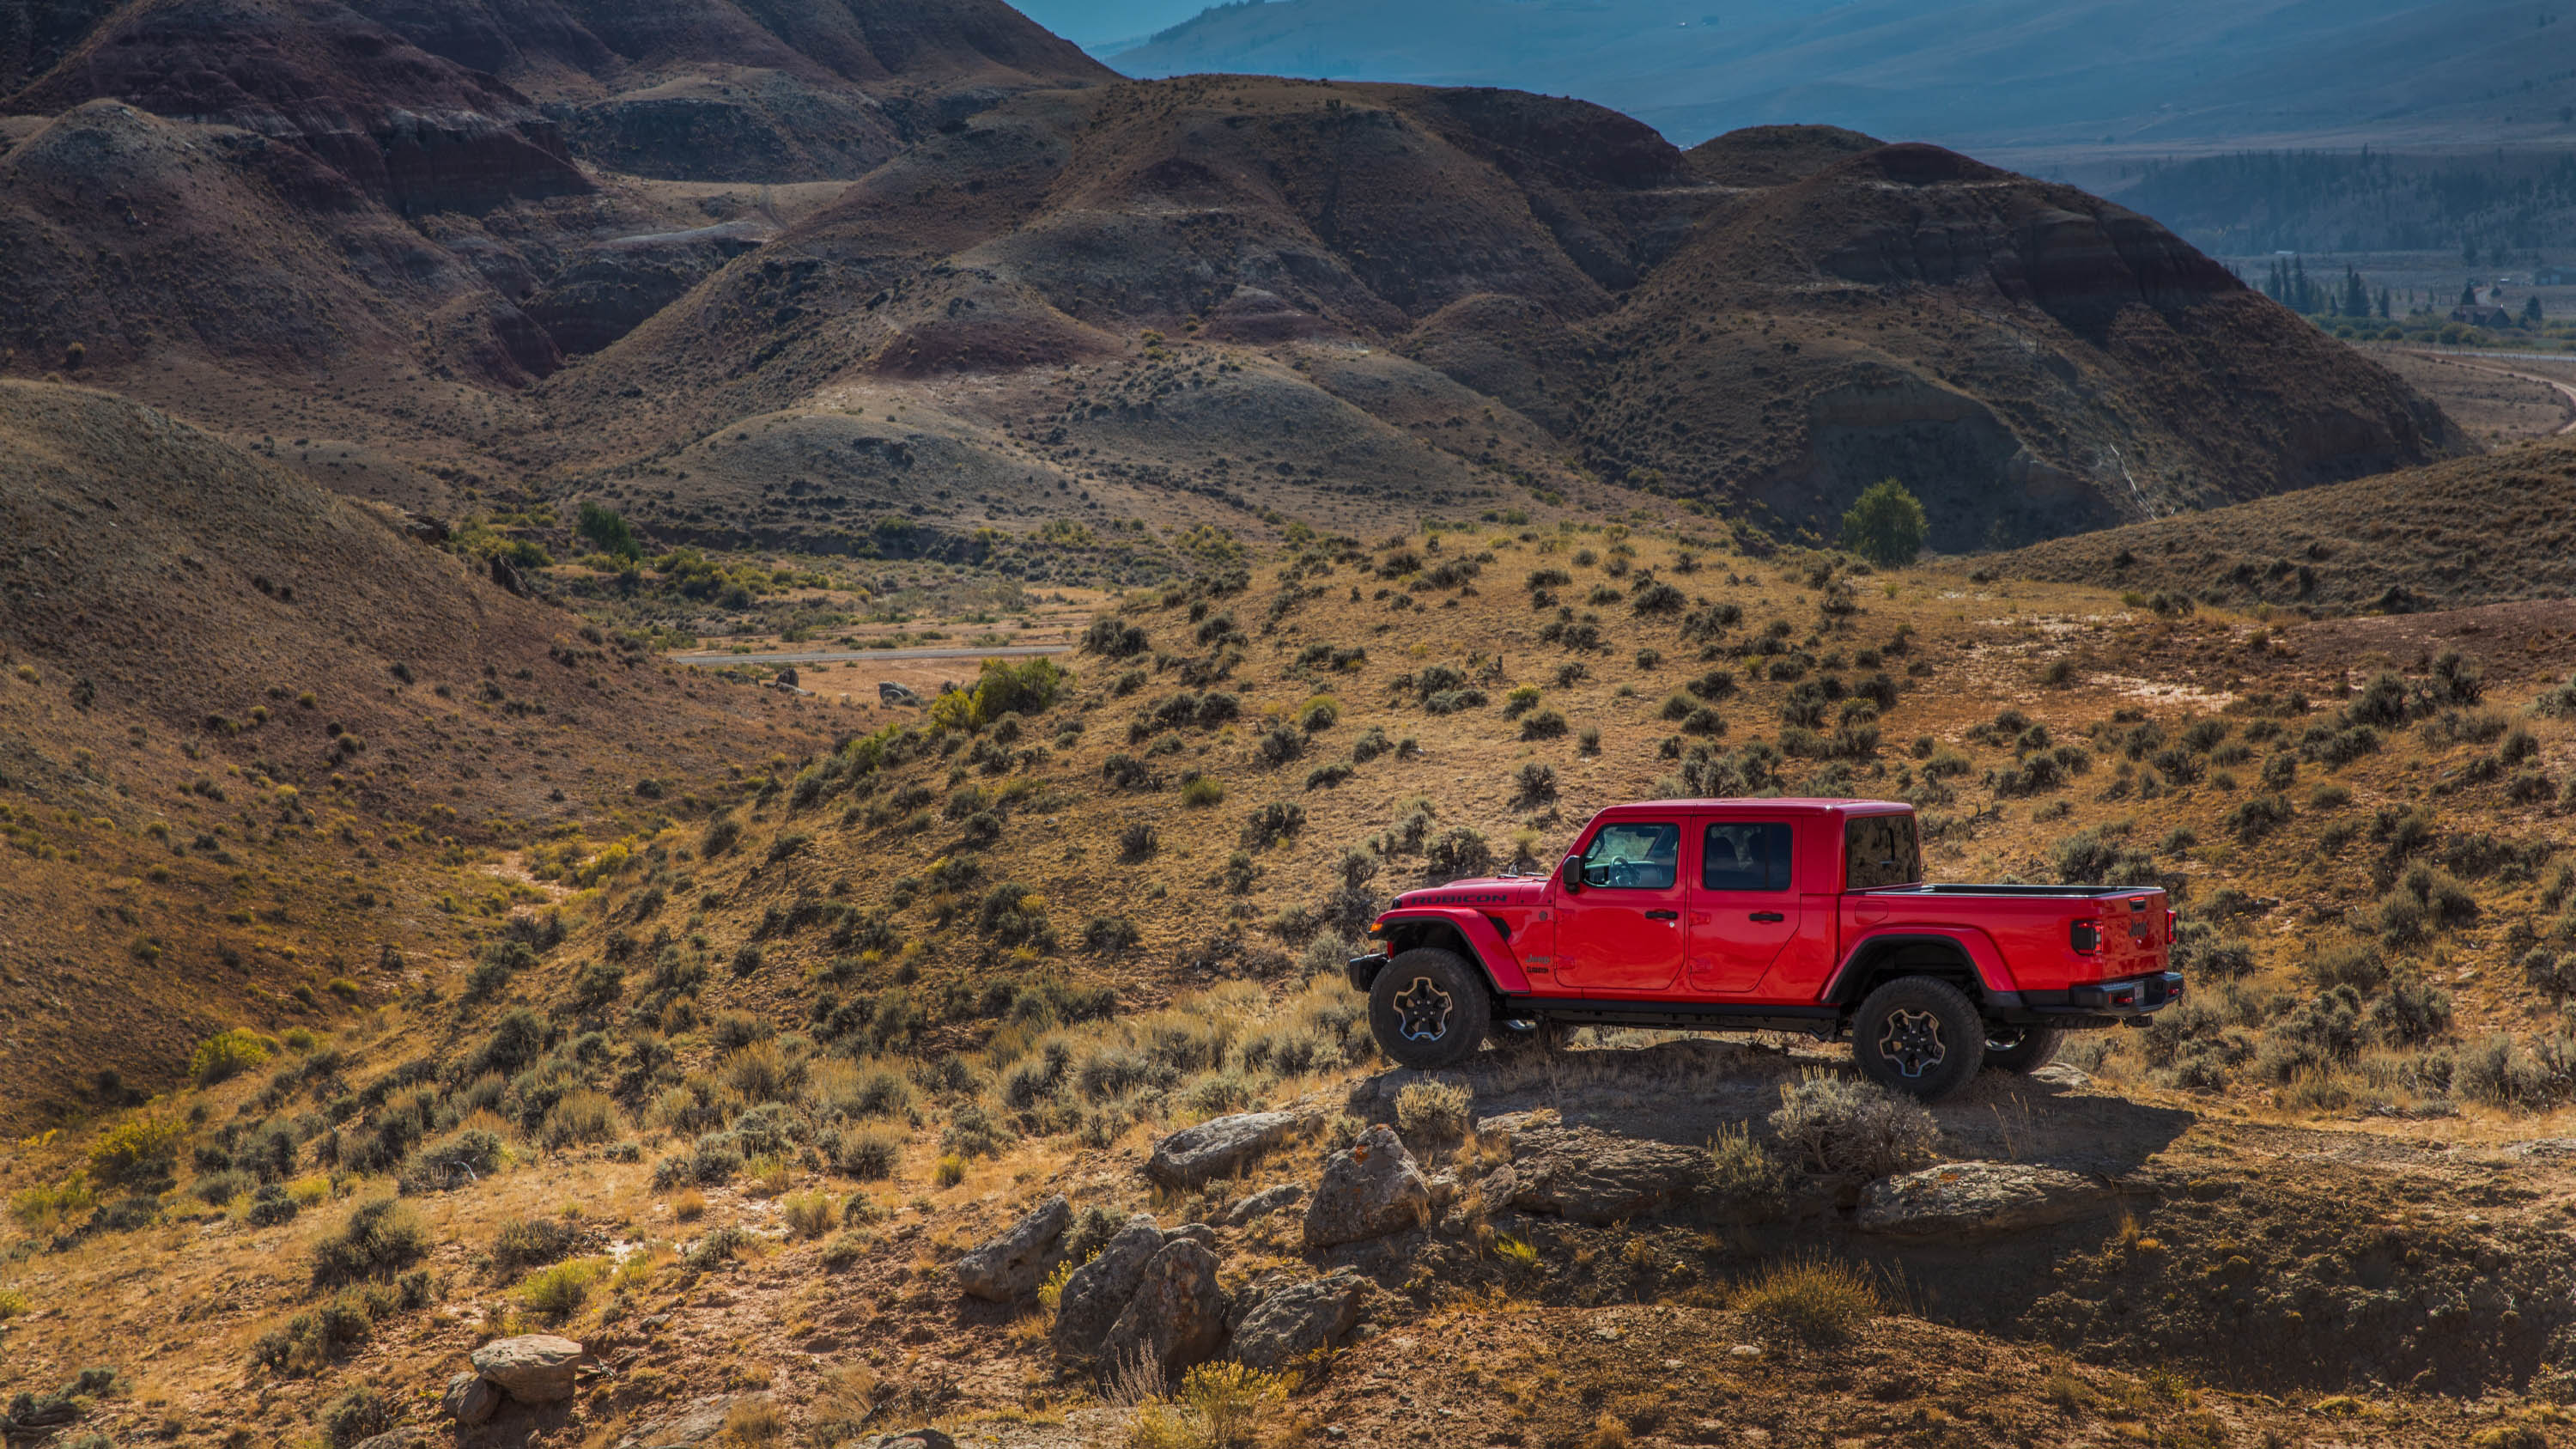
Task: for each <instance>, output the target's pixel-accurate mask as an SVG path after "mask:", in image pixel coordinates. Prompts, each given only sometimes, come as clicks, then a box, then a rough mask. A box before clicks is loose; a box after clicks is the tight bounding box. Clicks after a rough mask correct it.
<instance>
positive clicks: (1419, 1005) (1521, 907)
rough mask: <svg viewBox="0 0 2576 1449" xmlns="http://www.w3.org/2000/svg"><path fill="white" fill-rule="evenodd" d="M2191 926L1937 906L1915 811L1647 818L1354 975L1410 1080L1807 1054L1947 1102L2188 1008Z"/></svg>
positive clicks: (2135, 891) (1741, 808) (1457, 894)
mask: <svg viewBox="0 0 2576 1449" xmlns="http://www.w3.org/2000/svg"><path fill="white" fill-rule="evenodd" d="M2174 925H2175V922H2174V916H2173V913H2172V911H2171V910H2170V909H2168V907H2167V905H2166V899H2165V893H2164V891H2163V890H2162V889H2160V888H2158V887H2154V886H2102V885H2064V886H2031V885H1933V884H1927V883H1925V882H1924V880H1923V858H1922V850H1921V844H1920V836H1919V831H1918V827H1917V824H1916V820H1915V817H1914V812H1913V809H1912V808H1911V807H1910V806H1907V805H1904V804H1901V803H1897V802H1892V801H1883V800H1841V799H1749V800H1651V801H1642V802H1638V803H1635V804H1627V805H1617V806H1613V807H1611V808H1610V809H1607V810H1604V811H1602V812H1601V813H1600V814H1598V815H1596V816H1594V817H1593V818H1592V820H1591V821H1589V822H1588V823H1587V824H1586V825H1585V826H1584V828H1583V830H1582V832H1581V833H1580V834H1578V835H1577V836H1576V837H1575V841H1574V844H1573V846H1572V848H1571V849H1569V850H1568V851H1567V853H1566V855H1565V857H1564V859H1563V860H1562V861H1561V862H1559V864H1558V866H1557V868H1556V869H1555V870H1554V871H1552V872H1550V873H1548V874H1546V875H1539V876H1501V877H1492V878H1485V879H1478V880H1464V881H1455V882H1451V883H1449V884H1447V885H1442V886H1435V887H1431V888H1428V889H1424V890H1417V891H1411V892H1407V893H1406V894H1404V895H1401V896H1398V897H1397V898H1396V900H1395V903H1394V904H1393V906H1392V907H1390V908H1389V909H1388V910H1387V911H1386V913H1385V914H1384V915H1382V916H1381V917H1380V918H1379V919H1378V920H1377V922H1376V923H1375V924H1374V925H1373V926H1372V927H1371V930H1370V934H1371V937H1372V940H1373V942H1374V943H1376V944H1377V945H1378V946H1379V948H1380V949H1378V950H1377V951H1374V952H1372V953H1371V954H1369V955H1366V956H1361V957H1358V958H1355V959H1354V960H1353V961H1352V962H1351V967H1350V970H1351V980H1352V983H1353V984H1354V985H1355V986H1358V987H1360V988H1361V989H1363V990H1366V991H1368V992H1369V993H1370V998H1371V1023H1372V1026H1373V1027H1374V1028H1375V1029H1376V1032H1377V1035H1378V1040H1379V1043H1380V1045H1381V1046H1382V1047H1383V1048H1385V1050H1386V1051H1387V1054H1388V1055H1389V1056H1391V1057H1393V1058H1395V1060H1397V1061H1399V1062H1402V1063H1404V1064H1406V1065H1409V1066H1419V1067H1426V1068H1427V1067H1437V1066H1447V1065H1454V1064H1455V1063H1456V1062H1458V1061H1462V1060H1464V1059H1465V1057H1466V1055H1467V1054H1468V1053H1470V1052H1472V1051H1474V1050H1475V1049H1476V1048H1477V1047H1478V1046H1479V1045H1481V1044H1482V1043H1483V1042H1484V1040H1486V1039H1487V1038H1488V1037H1490V1038H1492V1039H1494V1040H1495V1041H1496V1042H1497V1043H1498V1044H1511V1043H1514V1042H1519V1041H1526V1040H1534V1039H1543V1038H1545V1037H1546V1036H1548V1035H1549V1034H1551V1033H1552V1032H1553V1031H1555V1030H1557V1029H1560V1028H1563V1027H1566V1026H1572V1025H1586V1024H1590V1025H1628V1026H1640V1027H1654V1028H1664V1029H1673V1028H1680V1029H1690V1030H1710V1031H1730V1030H1732V1031H1747V1030H1756V1031H1758V1030H1773V1031H1779V1030H1787V1031H1801V1032H1808V1033H1812V1034H1814V1035H1816V1036H1818V1037H1819V1038H1823V1039H1827V1040H1831V1039H1836V1038H1839V1037H1845V1036H1848V1037H1850V1038H1851V1040H1852V1043H1853V1054H1854V1057H1855V1060H1856V1061H1858V1063H1859V1064H1860V1066H1861V1068H1862V1070H1863V1071H1865V1072H1866V1073H1868V1074H1869V1075H1870V1076H1872V1077H1873V1078H1876V1079H1878V1080H1880V1081H1882V1082H1884V1083H1886V1084H1887V1085H1889V1086H1892V1087H1897V1088H1899V1089H1901V1090H1905V1091H1909V1092H1913V1093H1915V1094H1917V1095H1922V1096H1939V1095H1942V1094H1944V1093H1946V1092H1949V1091H1953V1090H1956V1089H1957V1088H1958V1087H1959V1086H1961V1085H1964V1084H1965V1082H1966V1081H1967V1080H1969V1079H1970V1078H1972V1077H1974V1075H1975V1074H1976V1073H1977V1071H1979V1070H1980V1069H1982V1068H1985V1067H1995V1068H2000V1069H2005V1070H2019V1071H2028V1070H2032V1069H2034V1068H2036V1067H2038V1066H2040V1065H2042V1064H2044V1063H2045V1062H2046V1061H2047V1060H2048V1059H2049V1057H2050V1056H2051V1055H2052V1054H2053V1053H2054V1052H2055V1051H2056V1049H2057V1046H2058V1044H2059V1042H2060V1041H2061V1040H2062V1038H2063V1034H2064V1033H2065V1032H2067V1031H2070V1030H2082V1029H2088V1028H2099V1027H2109V1026H2116V1025H2120V1024H2122V1023H2133V1024H2142V1023H2143V1022H2144V1020H2145V1018H2146V1016H2147V1015H2148V1014H2150V1013H2152V1012H2154V1011H2157V1010H2159V1009H2161V1008H2162V1007H2164V1006H2166V1005H2167V1004H2169V1003H2170V1002H2172V1001H2174V1000H2176V999H2178V998H2179V996H2180V994H2181V991H2182V980H2181V977H2180V976H2179V975H2177V974H2175V973H2173V972H2171V971H2169V970H2168V969H2167V963H2168V961H2169V959H2170V951H2171V946H2172V941H2173V931H2174ZM1471 1033H1472V1035H1471Z"/></svg>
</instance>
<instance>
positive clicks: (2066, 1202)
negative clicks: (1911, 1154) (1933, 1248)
mask: <svg viewBox="0 0 2576 1449" xmlns="http://www.w3.org/2000/svg"><path fill="white" fill-rule="evenodd" d="M2112 1195H2113V1192H2112V1188H2111V1187H2110V1185H2109V1184H2107V1183H2105V1182H2103V1181H2102V1180H2100V1179H2099V1178H2093V1177H2087V1176H2085V1175H2084V1174H2083V1173H2080V1172H2068V1171H2066V1170H2065V1169H2063V1168H2057V1167H2031V1166H2027V1165H2025V1164H2022V1163H2018V1162H1951V1163H1944V1164H1943V1165H1941V1166H1939V1167H1927V1168H1924V1169H1923V1170H1922V1171H1920V1172H1907V1173H1900V1174H1899V1175H1897V1176H1895V1177H1882V1178H1880V1179H1879V1180H1878V1181H1876V1182H1873V1183H1871V1184H1870V1185H1869V1186H1867V1187H1865V1188H1862V1189H1861V1194H1860V1213H1859V1215H1858V1217H1857V1218H1855V1219H1854V1226H1856V1227H1858V1228H1859V1229H1860V1230H1861V1231H1862V1232H1864V1233H1893V1234H1898V1235H1902V1236H1927V1235H1930V1234H1935V1233H1977V1232H2001V1231H2004V1230H2007V1229H2012V1228H2029V1227H2038V1226H2041V1225H2043V1224H2047V1223H2062V1222H2065V1221H2066V1220H2067V1219H2069V1218H2078V1217H2082V1216H2084V1215H2085V1214H2086V1213H2088V1212H2090V1211H2092V1210H2093V1208H2094V1207H2095V1206H2097V1205H2098V1204H2100V1203H2101V1202H2103V1201H2104V1200H2105V1199H2108V1198H2109V1197H2111V1196H2112Z"/></svg>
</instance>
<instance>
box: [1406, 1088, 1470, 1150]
mask: <svg viewBox="0 0 2576 1449" xmlns="http://www.w3.org/2000/svg"><path fill="white" fill-rule="evenodd" d="M1475 1100H1476V1099H1475V1096H1474V1094H1473V1093H1471V1092H1469V1091H1468V1090H1467V1088H1466V1087H1464V1086H1463V1085H1460V1084H1458V1083H1454V1082H1437V1081H1433V1082H1414V1083H1410V1084H1408V1085H1407V1086H1406V1087H1405V1088H1404V1090H1402V1091H1400V1092H1398V1093H1396V1094H1395V1125H1396V1128H1397V1130H1399V1131H1401V1132H1402V1133H1403V1134H1404V1135H1405V1136H1407V1137H1409V1138H1414V1139H1416V1140H1428V1141H1438V1140H1441V1139H1445V1138H1451V1137H1463V1136H1465V1135H1466V1132H1467V1126H1468V1111H1469V1109H1470V1108H1471V1107H1473V1106H1474V1105H1475Z"/></svg>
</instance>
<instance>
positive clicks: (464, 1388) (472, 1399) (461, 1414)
mask: <svg viewBox="0 0 2576 1449" xmlns="http://www.w3.org/2000/svg"><path fill="white" fill-rule="evenodd" d="M438 1411H439V1412H440V1413H442V1414H445V1415H446V1416H447V1417H449V1418H451V1419H454V1420H455V1421H456V1422H457V1423H459V1424H463V1425H466V1426H467V1427H469V1428H470V1427H472V1426H473V1425H476V1424H480V1423H482V1422H484V1421H485V1420H487V1419H490V1418H491V1417H492V1416H493V1415H494V1414H497V1413H499V1412H500V1411H501V1391H500V1390H499V1389H497V1388H495V1387H493V1384H492V1381H491V1380H490V1379H487V1378H485V1377H483V1376H482V1375H481V1374H475V1373H466V1374H452V1375H450V1376H449V1377H448V1380H447V1391H446V1392H445V1393H442V1394H440V1395H439V1396H438Z"/></svg>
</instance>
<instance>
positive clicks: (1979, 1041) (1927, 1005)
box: [1852, 976, 1986, 1102]
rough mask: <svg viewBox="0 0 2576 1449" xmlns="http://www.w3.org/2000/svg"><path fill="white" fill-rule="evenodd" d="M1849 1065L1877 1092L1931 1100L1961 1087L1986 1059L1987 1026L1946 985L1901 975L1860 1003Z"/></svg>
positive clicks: (1962, 995) (1955, 989) (1972, 1007)
mask: <svg viewBox="0 0 2576 1449" xmlns="http://www.w3.org/2000/svg"><path fill="white" fill-rule="evenodd" d="M1852 1060H1853V1061H1854V1062H1856V1063H1858V1064H1859V1066H1860V1069H1861V1071H1862V1072H1863V1073H1864V1074H1866V1075H1867V1076H1868V1077H1869V1079H1870V1080H1871V1081H1873V1082H1876V1083H1878V1084H1879V1085H1880V1086H1882V1087H1887V1088H1890V1089H1892V1090H1895V1091H1899V1092H1903V1093H1906V1094H1907V1095H1909V1096H1915V1097H1920V1098H1922V1099H1923V1100H1925V1101H1927V1102H1928V1101H1933V1100H1935V1099H1937V1098H1941V1097H1946V1096H1948V1095H1950V1094H1951V1093H1952V1092H1955V1091H1957V1090H1959V1089H1960V1088H1961V1087H1963V1086H1966V1085H1967V1083H1968V1080H1969V1078H1971V1077H1974V1076H1975V1075H1976V1074H1977V1069H1978V1068H1979V1067H1981V1066H1983V1065H1985V1060H1986V1024H1985V1022H1984V1021H1983V1020H1982V1019H1981V1018H1979V1017H1978V1015H1977V1008H1976V1005H1975V1003H1973V1002H1971V1001H1969V1000H1968V998H1967V995H1966V993H1964V992H1962V991H1960V990H1959V988H1958V987H1956V986H1953V985H1951V984H1950V983H1949V982H1947V981H1936V980H1934V979H1932V978H1931V977H1929V976H1900V977H1898V978H1897V979H1895V980H1894V981H1890V982H1888V983H1887V984H1886V985H1884V986H1882V987H1880V988H1878V989H1877V990H1876V991H1873V992H1871V993H1870V994H1869V997H1868V999H1867V1000H1865V1001H1863V1002H1861V1004H1860V1011H1859V1013H1858V1014H1857V1015H1855V1016H1853V1018H1852Z"/></svg>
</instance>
